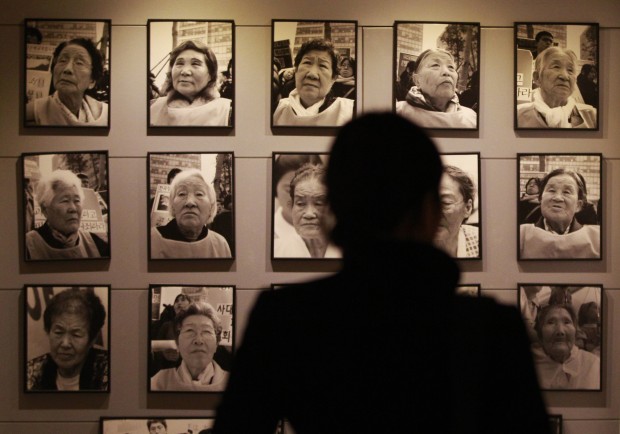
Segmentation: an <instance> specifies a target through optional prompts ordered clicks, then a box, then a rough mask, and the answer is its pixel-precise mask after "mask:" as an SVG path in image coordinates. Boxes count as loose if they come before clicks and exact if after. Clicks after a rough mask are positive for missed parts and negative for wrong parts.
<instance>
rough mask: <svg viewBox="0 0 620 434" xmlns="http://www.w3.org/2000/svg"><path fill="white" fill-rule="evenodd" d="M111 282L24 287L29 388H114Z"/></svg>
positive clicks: (35, 389) (26, 385)
mask: <svg viewBox="0 0 620 434" xmlns="http://www.w3.org/2000/svg"><path fill="white" fill-rule="evenodd" d="M110 317H111V315H110V285H97V286H86V285H74V286H68V285H54V286H52V285H45V286H34V285H25V286H24V338H25V342H24V349H25V351H26V354H25V356H24V363H25V366H24V368H25V369H24V383H25V384H24V391H25V392H28V393H30V392H68V393H71V392H109V391H110V372H111V371H110Z"/></svg>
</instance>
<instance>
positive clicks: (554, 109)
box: [514, 23, 600, 130]
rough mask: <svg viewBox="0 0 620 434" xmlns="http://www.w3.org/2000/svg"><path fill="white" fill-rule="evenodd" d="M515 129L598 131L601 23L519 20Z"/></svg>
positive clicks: (517, 31) (516, 41)
mask: <svg viewBox="0 0 620 434" xmlns="http://www.w3.org/2000/svg"><path fill="white" fill-rule="evenodd" d="M514 32H515V63H514V65H515V79H516V81H515V129H530V130H536V129H563V128H579V129H587V130H598V119H599V115H598V110H599V88H600V83H599V73H598V71H599V25H598V24H594V23H515V26H514Z"/></svg>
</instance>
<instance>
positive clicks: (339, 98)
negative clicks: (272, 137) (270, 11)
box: [271, 20, 358, 127]
mask: <svg viewBox="0 0 620 434" xmlns="http://www.w3.org/2000/svg"><path fill="white" fill-rule="evenodd" d="M272 57H273V59H272V66H271V76H272V79H271V113H272V116H271V126H272V127H338V126H341V125H344V124H345V123H347V122H348V121H350V120H351V119H353V118H354V117H355V107H356V101H357V74H358V73H357V21H308V20H306V21H284V20H273V21H272Z"/></svg>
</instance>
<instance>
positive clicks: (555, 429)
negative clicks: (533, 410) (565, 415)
mask: <svg viewBox="0 0 620 434" xmlns="http://www.w3.org/2000/svg"><path fill="white" fill-rule="evenodd" d="M562 425H563V422H562V415H561V414H550V415H549V427H550V429H551V434H562V433H563V432H564V427H563V426H562Z"/></svg>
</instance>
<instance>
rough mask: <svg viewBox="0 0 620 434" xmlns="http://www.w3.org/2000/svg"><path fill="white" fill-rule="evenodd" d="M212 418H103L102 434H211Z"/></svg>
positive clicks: (101, 420)
mask: <svg viewBox="0 0 620 434" xmlns="http://www.w3.org/2000/svg"><path fill="white" fill-rule="evenodd" d="M214 422H215V419H214V418H212V417H195V418H190V417H178V416H174V417H161V416H153V417H130V418H127V417H102V418H101V419H100V423H99V426H100V430H99V432H100V434H211V432H212V431H213V430H212V428H213V423H214Z"/></svg>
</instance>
